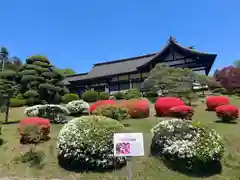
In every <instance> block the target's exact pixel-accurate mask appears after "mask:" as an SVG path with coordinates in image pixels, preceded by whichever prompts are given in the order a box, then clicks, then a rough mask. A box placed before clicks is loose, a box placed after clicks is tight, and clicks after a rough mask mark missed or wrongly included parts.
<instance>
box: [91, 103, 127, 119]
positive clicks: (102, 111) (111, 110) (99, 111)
mask: <svg viewBox="0 0 240 180" xmlns="http://www.w3.org/2000/svg"><path fill="white" fill-rule="evenodd" d="M92 113H93V114H94V115H98V116H99V115H101V116H105V117H109V118H112V119H116V120H118V121H121V120H123V119H126V118H129V112H128V109H127V108H124V107H121V106H119V105H117V104H107V105H102V106H100V107H98V108H96V109H95V110H94V111H93V112H92Z"/></svg>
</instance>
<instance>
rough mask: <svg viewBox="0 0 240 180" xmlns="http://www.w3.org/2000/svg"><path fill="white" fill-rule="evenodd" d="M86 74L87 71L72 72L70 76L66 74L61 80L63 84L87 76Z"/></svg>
mask: <svg viewBox="0 0 240 180" xmlns="http://www.w3.org/2000/svg"><path fill="white" fill-rule="evenodd" d="M87 74H88V73H80V74H74V75H72V76H68V77H66V78H65V79H64V80H63V81H62V82H63V83H64V84H65V85H69V84H70V81H76V80H77V81H78V80H82V79H86V78H87Z"/></svg>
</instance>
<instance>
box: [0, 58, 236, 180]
mask: <svg viewBox="0 0 240 180" xmlns="http://www.w3.org/2000/svg"><path fill="white" fill-rule="evenodd" d="M239 72H240V71H239V68H235V67H229V68H227V70H226V68H225V69H223V70H220V71H217V73H216V75H215V76H214V77H207V76H205V75H200V74H198V73H196V72H194V71H192V70H190V69H187V68H184V69H183V68H173V67H169V66H166V65H161V64H160V65H156V66H155V67H154V68H153V69H152V70H151V72H150V74H149V76H148V78H147V79H145V80H144V82H143V83H142V85H143V88H144V89H145V90H144V91H145V92H144V93H143V94H142V93H140V91H139V90H138V89H129V90H127V91H126V92H125V93H123V92H117V93H115V94H113V95H110V94H109V93H108V92H100V93H99V92H96V91H92V90H86V91H85V92H84V93H83V94H82V95H81V97H80V96H79V95H77V94H74V93H73V92H70V91H69V89H68V88H67V87H66V86H65V84H64V83H63V81H62V80H63V79H64V77H63V75H62V74H61V73H59V71H58V69H57V68H56V67H55V66H53V65H52V64H51V63H50V61H49V60H48V59H47V58H46V57H44V56H39V55H34V56H30V57H29V58H27V59H26V62H25V63H24V64H22V65H21V66H19V67H18V68H17V69H15V70H10V69H7V70H5V71H2V72H1V73H0V85H1V86H0V110H1V116H0V117H1V120H2V123H3V124H2V125H1V136H0V137H1V146H0V151H1V152H0V159H1V161H0V177H6V176H7V177H24V178H30V177H39V178H40V179H51V178H61V179H68V180H71V179H73V180H74V179H103V180H107V179H125V178H126V169H125V167H126V166H125V165H126V162H127V158H126V157H114V155H113V134H114V133H115V132H142V133H143V134H144V146H145V156H144V157H136V158H132V159H129V160H130V161H132V173H133V179H139V180H141V179H144V180H145V179H151V180H152V179H164V180H168V179H169V180H187V179H202V178H204V179H212V180H217V179H231V180H234V179H236V180H237V179H239V178H240V173H239V169H240V152H239V151H240V138H239V137H240V136H239V128H240V125H239V123H238V120H239V107H240V98H239V87H240V86H239V84H238V83H237V82H238V81H236V79H237V80H238V79H239V78H238V77H239V75H240V74H239ZM196 82H198V84H199V86H200V88H199V89H198V90H196V89H194V88H193V85H194V84H196ZM226 82H229V83H226ZM207 93H208V94H207ZM209 93H210V94H209ZM223 94H225V95H223ZM9 107H10V109H9Z"/></svg>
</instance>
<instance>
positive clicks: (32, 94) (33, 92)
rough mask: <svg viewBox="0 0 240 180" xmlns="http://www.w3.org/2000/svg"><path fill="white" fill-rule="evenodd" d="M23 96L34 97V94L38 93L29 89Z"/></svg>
mask: <svg viewBox="0 0 240 180" xmlns="http://www.w3.org/2000/svg"><path fill="white" fill-rule="evenodd" d="M23 96H24V97H25V98H29V97H36V96H39V93H38V92H37V91H34V90H29V91H26V92H25V93H24V94H23Z"/></svg>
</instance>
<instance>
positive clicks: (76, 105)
mask: <svg viewBox="0 0 240 180" xmlns="http://www.w3.org/2000/svg"><path fill="white" fill-rule="evenodd" d="M66 107H67V109H68V110H69V112H70V115H79V114H82V113H89V104H88V103H87V102H85V101H83V100H76V101H71V102H69V103H68V104H67V105H66Z"/></svg>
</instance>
